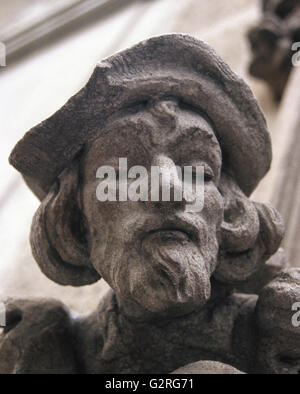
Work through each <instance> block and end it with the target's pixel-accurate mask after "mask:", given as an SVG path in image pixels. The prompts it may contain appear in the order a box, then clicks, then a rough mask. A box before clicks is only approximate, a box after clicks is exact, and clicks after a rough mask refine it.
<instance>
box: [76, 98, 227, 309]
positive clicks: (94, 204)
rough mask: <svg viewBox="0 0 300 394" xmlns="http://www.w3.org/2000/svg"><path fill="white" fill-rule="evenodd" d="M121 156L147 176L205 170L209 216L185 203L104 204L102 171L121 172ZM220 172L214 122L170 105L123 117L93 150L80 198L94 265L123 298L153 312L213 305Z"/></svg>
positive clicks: (86, 164)
mask: <svg viewBox="0 0 300 394" xmlns="http://www.w3.org/2000/svg"><path fill="white" fill-rule="evenodd" d="M120 157H126V158H127V160H128V167H129V168H130V167H132V166H134V165H142V166H144V167H145V168H146V169H147V170H148V171H149V172H150V167H151V166H160V167H164V166H172V165H174V166H175V165H179V166H181V167H183V166H187V165H189V166H196V165H202V166H204V171H205V174H206V175H205V178H204V179H205V189H204V208H203V210H202V211H201V212H186V211H185V206H186V201H185V200H184V199H183V201H181V202H177V201H176V202H175V201H165V202H164V201H159V202H151V201H150V199H149V201H137V202H135V201H125V202H124V201H106V202H100V201H98V199H97V197H96V188H97V185H98V183H99V179H96V176H95V174H96V170H97V168H98V167H99V166H104V165H110V166H113V167H115V168H117V166H118V159H119V158H120ZM220 172H221V149H220V146H219V143H218V141H217V138H216V136H215V133H214V130H213V128H212V126H211V125H210V123H209V122H208V121H207V120H206V119H205V118H204V117H202V116H201V115H199V114H198V113H195V112H193V111H191V110H189V109H181V108H179V107H178V106H177V104H175V103H173V102H169V101H166V102H159V103H156V104H155V105H154V106H152V108H147V109H144V110H139V111H137V112H136V113H133V114H129V115H124V116H121V117H118V118H117V119H115V120H113V121H112V122H110V124H109V126H108V127H107V129H106V130H104V132H103V133H102V136H101V137H99V138H98V139H96V140H95V141H94V142H93V143H91V144H90V146H89V148H88V150H87V153H86V155H85V159H84V186H83V192H82V200H83V211H84V213H85V216H86V218H87V223H88V227H89V233H90V240H89V241H90V250H91V252H90V258H91V262H92V264H93V266H94V268H95V269H96V270H97V271H98V273H99V274H100V275H101V276H102V277H103V278H104V279H105V280H106V281H107V282H108V283H109V284H110V286H111V287H112V288H113V289H114V290H115V291H116V293H117V294H118V295H119V296H120V297H121V298H123V299H129V300H131V301H133V302H135V303H137V304H139V305H140V306H142V307H143V308H145V309H147V310H148V311H151V312H165V311H169V310H171V311H172V310H175V311H176V310H181V309H182V308H183V309H184V310H189V308H192V309H193V308H196V307H199V306H201V305H203V304H204V303H205V302H206V301H207V300H208V298H209V296H210V277H211V274H212V273H213V271H214V270H215V267H216V262H217V254H218V240H217V231H218V229H219V228H220V225H221V221H222V217H223V198H222V196H221V194H220V192H219V190H218V182H219V179H220ZM179 182H180V180H179V179H177V180H176V179H174V180H173V182H172V184H171V187H172V188H176V187H178V186H180V185H179ZM172 192H173V190H172V189H171V196H172V195H173V194H172Z"/></svg>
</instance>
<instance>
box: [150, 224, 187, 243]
mask: <svg viewBox="0 0 300 394" xmlns="http://www.w3.org/2000/svg"><path fill="white" fill-rule="evenodd" d="M148 236H150V237H151V238H159V239H160V240H162V241H169V240H174V241H176V240H177V241H192V235H191V234H190V233H189V232H187V231H186V230H183V229H181V228H177V227H163V228H159V229H156V230H152V231H149V232H148V234H147V237H148Z"/></svg>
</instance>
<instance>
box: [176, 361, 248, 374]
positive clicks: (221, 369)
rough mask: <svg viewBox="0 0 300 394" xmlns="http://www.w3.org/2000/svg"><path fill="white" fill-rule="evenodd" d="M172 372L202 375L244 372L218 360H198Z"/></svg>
mask: <svg viewBox="0 0 300 394" xmlns="http://www.w3.org/2000/svg"><path fill="white" fill-rule="evenodd" d="M172 374H200V375H207V374H209V375H210V374H213V375H239V374H243V372H241V371H239V370H238V369H236V368H233V367H231V366H230V365H226V364H222V363H219V362H217V361H198V362H197V363H192V364H189V365H186V366H184V367H182V368H179V369H176V371H174V372H172Z"/></svg>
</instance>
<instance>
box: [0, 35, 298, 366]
mask: <svg viewBox="0 0 300 394" xmlns="http://www.w3.org/2000/svg"><path fill="white" fill-rule="evenodd" d="M119 158H127V161H128V167H133V166H136V165H139V166H143V167H144V168H146V169H147V171H149V173H150V168H151V167H152V166H157V167H159V168H160V169H164V168H169V169H170V168H173V167H175V166H179V167H181V168H183V167H185V166H191V167H192V168H194V167H197V166H201V167H202V168H203V169H204V205H203V209H201V210H200V211H199V212H192V211H189V210H187V209H186V205H187V200H186V199H185V198H184V197H183V198H182V199H181V201H176V200H175V199H171V201H162V200H158V201H152V200H151V198H149V199H143V201H142V200H139V201H129V200H128V201H119V200H116V201H102V202H101V201H99V199H98V198H97V196H96V189H97V186H98V184H99V179H97V177H96V173H97V169H98V168H99V167H101V166H108V165H109V166H112V167H113V168H115V169H116V171H117V170H118V168H117V166H118V161H119ZM10 162H11V164H12V165H14V166H15V167H16V168H17V169H18V170H19V171H20V172H21V173H22V174H23V176H24V179H25V181H26V182H27V184H28V186H29V187H30V188H31V190H32V191H33V192H34V193H35V194H36V195H37V196H38V198H39V199H40V200H41V205H40V207H39V209H38V211H37V212H36V214H35V216H34V219H33V223H32V229H31V239H30V241H31V246H32V252H33V256H34V258H35V259H36V261H37V263H38V264H39V266H40V268H41V270H42V272H43V273H44V274H46V275H47V276H48V277H49V278H50V279H51V280H53V281H55V282H57V283H59V284H61V285H72V286H83V285H88V284H91V283H94V282H96V281H98V280H99V279H100V278H101V277H103V278H104V279H105V280H106V282H107V283H108V284H109V285H110V287H111V290H110V291H109V292H108V293H107V295H106V296H105V297H104V299H102V300H101V301H100V304H99V307H98V308H97V310H96V311H94V312H93V313H92V314H90V315H89V316H79V317H74V315H73V314H72V313H71V312H69V311H68V310H67V308H66V307H65V306H64V305H62V304H61V303H60V302H59V301H55V300H49V299H45V300H41V299H39V300H14V299H10V300H9V301H8V302H7V323H8V325H7V327H6V328H5V330H4V333H3V334H2V337H1V340H0V371H1V372H15V373H30V372H44V373H50V372H61V373H170V372H172V371H174V370H175V369H177V368H179V367H182V366H184V365H186V364H189V363H193V362H196V361H201V360H212V361H219V362H222V363H226V364H230V365H231V366H233V367H235V368H237V369H239V370H241V371H243V372H247V373H251V372H261V373H269V372H271V373H285V372H288V373H297V372H298V371H299V369H300V333H299V328H297V327H295V326H294V325H293V324H292V323H291V318H292V314H293V312H292V305H293V304H294V303H295V302H297V301H299V300H300V290H299V284H300V273H299V270H297V269H294V270H287V269H286V270H284V271H282V272H279V273H277V274H278V275H277V276H276V278H275V279H274V278H273V277H274V272H273V271H272V269H270V268H268V264H267V263H266V262H267V260H268V259H269V258H270V256H272V255H273V254H274V253H275V252H276V251H277V249H278V247H279V245H280V242H281V240H282V236H283V224H282V221H281V219H280V216H279V215H278V213H277V212H276V211H275V210H274V209H272V208H271V207H269V206H266V205H263V204H258V203H255V202H252V201H251V200H249V196H250V194H251V192H252V191H253V190H254V188H255V187H256V185H257V184H258V182H259V181H260V179H261V178H262V177H263V176H264V175H265V174H266V172H267V171H268V169H269V166H270V162H271V145H270V138H269V134H268V131H267V127H266V123H265V119H264V117H263V115H262V113H261V111H260V109H259V107H258V105H257V102H256V100H255V99H254V97H253V95H252V93H251V91H250V90H249V88H248V87H247V86H246V84H245V83H244V82H243V81H242V80H241V79H240V78H239V77H238V76H237V75H236V74H234V73H233V72H232V71H231V70H230V69H229V67H228V66H227V65H226V64H225V63H224V62H223V61H222V60H221V59H220V58H219V57H218V56H217V55H216V54H215V52H214V51H213V50H212V49H211V48H209V47H208V46H207V45H206V44H205V43H203V42H201V41H198V40H196V39H194V38H192V37H189V36H185V35H179V34H172V35H165V36H161V37H155V38H152V39H149V40H147V41H144V42H142V43H140V44H138V45H136V46H135V47H133V48H131V49H128V50H126V51H124V52H121V53H119V54H117V55H115V56H112V57H110V58H108V59H106V60H104V61H102V62H100V63H99V64H98V65H97V67H96V69H95V71H94V73H93V74H92V76H91V78H90V80H89V82H88V83H87V85H86V86H85V87H84V88H83V89H82V90H81V91H80V92H79V93H77V94H76V95H75V96H74V97H72V98H71V99H70V100H69V101H68V102H67V103H66V104H65V105H64V107H63V108H62V109H60V110H59V111H58V112H57V113H55V114H54V115H53V116H52V117H50V118H49V119H47V120H46V121H44V122H42V123H41V124H39V125H38V126H36V127H34V128H33V129H32V130H30V131H29V132H28V133H27V134H26V135H25V136H24V138H23V139H22V140H21V141H20V142H19V143H18V144H17V145H16V147H15V148H14V150H13V152H12V154H11V156H10ZM181 182H182V180H181V179H180V178H179V177H176V176H174V177H172V178H171V184H170V188H171V195H172V193H175V191H176V190H177V188H180V187H181V186H182V185H181ZM129 183H130V180H129ZM150 192H151V185H149V195H150ZM195 198H197V196H195ZM271 279H272V281H271ZM245 289H247V290H245ZM251 290H252V291H253V292H256V293H258V295H256V294H252V295H251V294H246V293H245V292H246V291H247V292H248V293H249V292H250V291H251Z"/></svg>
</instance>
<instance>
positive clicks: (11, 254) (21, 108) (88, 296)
mask: <svg viewBox="0 0 300 394" xmlns="http://www.w3.org/2000/svg"><path fill="white" fill-rule="evenodd" d="M261 17H262V6H261V1H260V0H210V1H207V0H51V1H49V0H1V2H0V42H2V43H4V44H5V49H6V62H5V63H6V65H5V66H4V65H3V64H2V66H1V67H0V122H1V123H0V124H1V144H0V160H1V163H0V225H1V232H0V248H1V260H0V298H2V297H5V296H14V297H33V296H34V297H48V296H51V297H57V298H60V299H62V300H63V301H64V302H65V303H66V304H67V305H68V306H70V307H71V308H72V309H74V310H76V311H79V312H88V311H89V310H90V309H91V308H94V307H95V306H96V305H97V303H98V302H99V298H100V296H101V294H102V293H103V292H104V291H105V289H106V286H107V285H106V284H105V283H104V281H102V280H101V281H100V282H98V283H96V284H95V285H92V286H85V287H82V288H71V287H68V286H67V287H63V286H59V285H56V284H55V283H52V282H51V281H50V280H48V279H47V278H46V277H45V276H44V275H43V274H42V273H41V272H40V271H39V268H38V266H37V264H36V263H35V262H34V260H33V257H32V255H31V251H30V245H29V231H30V225H31V220H32V216H33V214H34V212H35V210H36V209H37V207H38V205H39V202H38V200H37V199H36V198H35V197H34V195H33V194H32V193H31V192H30V190H29V189H28V188H27V187H26V185H25V183H24V182H23V180H22V178H21V176H20V175H19V174H18V173H17V171H15V170H14V169H13V168H12V167H10V166H9V164H8V160H7V159H8V156H9V154H10V151H11V150H12V148H13V146H14V145H15V143H16V142H17V141H18V140H19V139H20V138H21V137H22V136H23V134H24V133H25V132H26V131H27V130H29V129H30V128H31V127H33V126H35V125H36V124H37V123H39V122H40V121H42V120H44V119H45V118H47V117H49V116H50V115H52V114H53V113H54V112H55V111H56V110H58V109H59V108H60V107H61V106H62V105H63V104H64V103H65V102H66V101H67V99H68V98H69V97H70V96H71V95H73V94H75V93H76V92H77V91H78V90H79V89H80V88H81V87H82V86H83V85H84V84H85V83H86V82H87V80H88V78H89V76H90V74H91V73H92V70H93V68H94V66H95V64H96V62H97V61H98V60H100V59H103V58H104V57H107V56H109V55H111V54H113V53H115V52H116V51H119V50H122V49H124V48H126V47H129V46H131V45H133V44H135V43H137V42H139V41H140V40H143V39H146V38H148V37H150V36H153V35H159V34H163V33H170V32H183V33H188V34H190V35H192V36H194V37H197V38H199V39H202V40H204V41H206V42H208V43H209V44H210V45H211V46H212V47H213V48H214V49H215V50H216V51H217V52H218V53H219V55H220V56H221V57H223V59H224V60H225V61H226V62H227V63H229V65H230V66H231V68H232V69H233V70H234V71H235V72H237V73H238V74H240V75H241V76H242V77H243V78H244V79H245V80H246V81H247V83H248V84H249V85H250V87H251V89H252V90H253V92H254V94H255V96H256V97H257V99H258V101H259V103H260V105H261V107H262V109H263V111H264V114H265V116H266V119H267V122H268V126H269V130H270V133H271V136H272V141H273V152H274V155H273V156H274V159H273V164H272V169H271V171H270V172H269V174H268V175H267V176H266V177H265V178H264V179H263V181H262V182H261V184H260V185H259V187H258V188H257V190H256V191H255V193H254V194H253V196H252V198H253V199H254V200H256V201H261V202H270V203H272V204H273V205H275V206H276V207H278V208H279V209H280V210H281V213H282V214H283V216H284V217H285V219H286V221H287V237H286V240H285V243H284V247H285V249H286V250H287V254H288V256H289V258H290V261H291V263H292V264H293V265H295V266H296V265H298V266H300V261H299V258H298V256H300V249H299V245H298V243H299V237H298V234H299V229H298V227H299V226H300V225H299V220H300V185H299V176H298V172H299V171H298V169H299V153H300V152H299V144H300V141H298V140H299V138H298V134H299V133H297V130H298V129H299V128H298V125H299V118H298V112H299V111H298V109H299V103H300V98H299V94H300V93H299V92H298V91H299V83H300V75H299V71H300V68H299V67H295V68H294V70H292V72H291V75H290V77H289V80H288V84H287V86H286V88H285V91H284V94H283V97H282V99H281V101H280V102H278V101H275V100H274V98H273V95H272V91H271V89H270V87H269V86H268V85H267V84H266V83H264V81H262V80H258V79H255V78H253V77H251V76H250V75H249V73H248V67H249V62H250V60H251V50H250V45H249V42H248V39H247V31H248V30H249V29H250V28H251V27H253V26H255V25H256V24H257V23H258V22H259V20H260V18H261ZM0 48H3V47H1V46H0ZM0 58H1V56H0ZM297 144H298V145H297ZM297 201H298V204H297ZM297 238H298V241H297Z"/></svg>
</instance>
